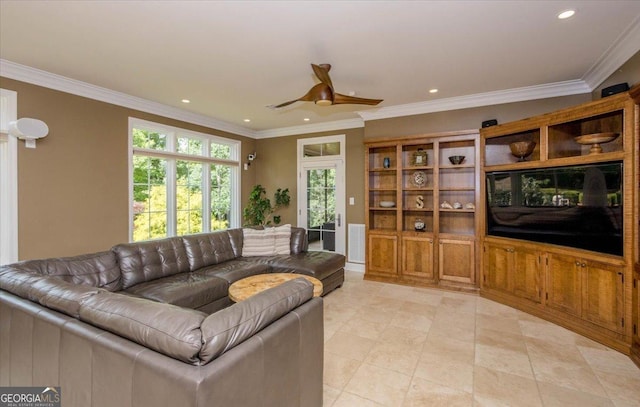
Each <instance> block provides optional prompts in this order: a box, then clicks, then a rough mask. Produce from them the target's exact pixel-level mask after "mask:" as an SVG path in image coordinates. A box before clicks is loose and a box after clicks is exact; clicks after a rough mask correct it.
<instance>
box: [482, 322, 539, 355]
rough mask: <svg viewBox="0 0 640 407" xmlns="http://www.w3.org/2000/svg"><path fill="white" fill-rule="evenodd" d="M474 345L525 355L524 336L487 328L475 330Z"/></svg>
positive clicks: (525, 344)
mask: <svg viewBox="0 0 640 407" xmlns="http://www.w3.org/2000/svg"><path fill="white" fill-rule="evenodd" d="M476 344H482V345H487V346H493V347H496V348H501V349H509V350H513V351H517V352H524V353H527V343H526V341H525V338H524V336H522V335H520V334H517V333H511V332H504V331H497V330H494V329H488V328H476Z"/></svg>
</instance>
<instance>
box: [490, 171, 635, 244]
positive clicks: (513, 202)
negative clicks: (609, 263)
mask: <svg viewBox="0 0 640 407" xmlns="http://www.w3.org/2000/svg"><path fill="white" fill-rule="evenodd" d="M622 175H623V167H622V162H609V163H599V164H590V165H579V166H567V167H554V168H540V169H528V170H518V171H500V172H489V173H487V174H486V183H487V234H488V235H491V236H502V237H510V238H515V239H523V240H531V241H535V242H543V243H550V244H557V245H562V246H569V247H576V248H579V249H585V250H591V251H596V252H600V253H608V254H614V255H618V256H622V255H623V253H622V251H623V244H622V233H623V220H622V213H623V212H622V203H623V194H622Z"/></svg>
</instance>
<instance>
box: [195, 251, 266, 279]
mask: <svg viewBox="0 0 640 407" xmlns="http://www.w3.org/2000/svg"><path fill="white" fill-rule="evenodd" d="M248 258H249V259H253V258H255V257H248ZM194 273H196V274H199V273H202V274H205V275H209V276H216V277H219V278H222V279H224V280H226V281H227V282H228V283H229V284H231V283H233V282H235V281H238V280H240V279H242V278H245V277H249V276H254V275H256V274H266V273H271V266H270V265H269V264H266V263H258V262H255V263H252V262H247V261H243V260H242V259H237V260H230V261H225V262H224V263H221V264H215V265H213V266H209V267H204V268H202V269H200V270H198V271H194Z"/></svg>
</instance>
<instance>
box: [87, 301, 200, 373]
mask: <svg viewBox="0 0 640 407" xmlns="http://www.w3.org/2000/svg"><path fill="white" fill-rule="evenodd" d="M205 317H206V314H204V313H202V312H199V311H194V310H191V309H187V308H181V307H177V306H175V305H170V304H161V303H159V302H154V301H149V300H146V299H143V298H135V297H131V296H128V295H121V294H117V293H110V292H106V291H103V292H100V293H99V294H96V295H93V296H91V297H88V298H86V299H85V300H84V301H83V302H82V304H81V305H80V319H81V320H82V321H84V322H88V323H90V324H93V325H95V326H97V327H100V328H102V329H104V330H107V331H109V332H113V333H115V334H117V335H120V336H123V337H125V338H128V339H131V340H132V341H135V342H137V343H139V344H141V345H143V346H146V347H148V348H150V349H153V350H155V351H158V352H160V353H163V354H165V355H167V356H171V357H173V358H175V359H178V360H181V361H183V362H187V363H191V364H193V365H198V364H200V360H199V358H198V353H199V352H200V349H201V347H202V332H201V331H200V325H201V324H202V321H203V320H204V318H205Z"/></svg>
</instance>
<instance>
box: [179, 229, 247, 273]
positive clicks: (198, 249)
mask: <svg viewBox="0 0 640 407" xmlns="http://www.w3.org/2000/svg"><path fill="white" fill-rule="evenodd" d="M182 240H183V242H184V248H185V250H186V252H187V258H188V259H189V266H190V267H191V271H194V270H198V269H200V268H202V267H206V266H210V265H212V264H218V263H222V262H224V261H227V260H232V259H235V258H236V254H235V252H234V251H233V247H232V246H231V240H230V238H229V233H227V231H226V230H221V231H217V232H211V233H200V234H197V235H189V236H183V237H182Z"/></svg>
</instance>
